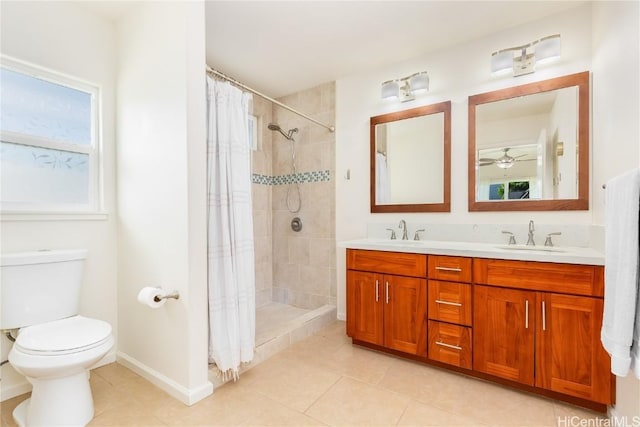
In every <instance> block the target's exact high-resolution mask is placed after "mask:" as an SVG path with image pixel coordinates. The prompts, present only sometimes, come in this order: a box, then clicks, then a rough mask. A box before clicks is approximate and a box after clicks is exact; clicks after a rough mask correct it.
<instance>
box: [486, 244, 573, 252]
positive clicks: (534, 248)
mask: <svg viewBox="0 0 640 427" xmlns="http://www.w3.org/2000/svg"><path fill="white" fill-rule="evenodd" d="M496 248H498V249H505V250H508V251H530V252H558V253H565V252H567V251H565V250H564V249H560V248H554V247H551V246H526V245H499V246H496Z"/></svg>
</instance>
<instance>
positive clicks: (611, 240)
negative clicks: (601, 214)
mask: <svg viewBox="0 0 640 427" xmlns="http://www.w3.org/2000/svg"><path fill="white" fill-rule="evenodd" d="M639 206H640V169H636V170H632V171H629V172H627V173H624V174H622V175H620V176H617V177H615V178H613V179H612V180H610V181H609V182H607V190H606V207H605V288H604V318H603V321H602V331H601V334H600V337H601V340H602V345H603V346H604V348H605V350H607V352H608V353H609V354H610V355H611V372H613V373H614V374H615V375H617V376H621V377H624V376H626V375H627V373H628V372H629V369H630V368H631V369H632V370H633V371H634V373H635V376H636V377H638V378H640V285H639V280H640V274H639V272H638V268H639V265H640V261H639V259H638V256H639V252H640V250H639V248H638V246H639V241H640V239H639V237H638V230H639V221H640V214H639Z"/></svg>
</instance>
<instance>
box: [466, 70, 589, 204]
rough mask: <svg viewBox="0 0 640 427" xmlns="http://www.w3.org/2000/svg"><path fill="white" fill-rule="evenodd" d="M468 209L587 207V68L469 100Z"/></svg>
mask: <svg viewBox="0 0 640 427" xmlns="http://www.w3.org/2000/svg"><path fill="white" fill-rule="evenodd" d="M468 168H469V193H468V197H469V211H547V210H587V209H589V72H583V73H578V74H572V75H568V76H563V77H557V78H553V79H550V80H544V81H541V82H535V83H530V84H526V85H522V86H516V87H511V88H507V89H501V90H496V91H493V92H487V93H483V94H479V95H474V96H470V97H469V166H468Z"/></svg>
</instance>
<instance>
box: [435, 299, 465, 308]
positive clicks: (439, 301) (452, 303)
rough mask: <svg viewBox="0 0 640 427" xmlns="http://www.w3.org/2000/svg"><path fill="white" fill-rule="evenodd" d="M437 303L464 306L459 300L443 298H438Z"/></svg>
mask: <svg viewBox="0 0 640 427" xmlns="http://www.w3.org/2000/svg"><path fill="white" fill-rule="evenodd" d="M436 303H438V304H445V305H455V306H456V307H462V304H461V303H459V302H451V301H443V300H441V299H437V300H436Z"/></svg>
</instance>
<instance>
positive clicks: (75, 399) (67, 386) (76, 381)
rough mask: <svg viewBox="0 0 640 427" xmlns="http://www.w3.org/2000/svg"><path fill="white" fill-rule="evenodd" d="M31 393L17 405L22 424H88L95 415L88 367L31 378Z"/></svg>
mask: <svg viewBox="0 0 640 427" xmlns="http://www.w3.org/2000/svg"><path fill="white" fill-rule="evenodd" d="M27 379H28V380H29V382H30V383H31V384H32V385H33V390H32V391H31V397H30V398H29V399H27V400H25V401H24V402H22V403H21V404H20V405H18V406H17V407H16V409H15V410H14V411H13V419H14V420H15V422H16V423H17V424H18V425H19V426H27V427H28V426H42V425H58V426H62V425H63V426H85V425H87V424H88V423H89V421H91V419H92V418H93V414H94V412H93V397H92V395H91V386H90V385H89V378H88V375H87V372H86V371H82V372H79V373H77V374H74V375H71V376H68V377H62V378H54V379H46V380H42V379H34V378H28V377H27Z"/></svg>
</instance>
